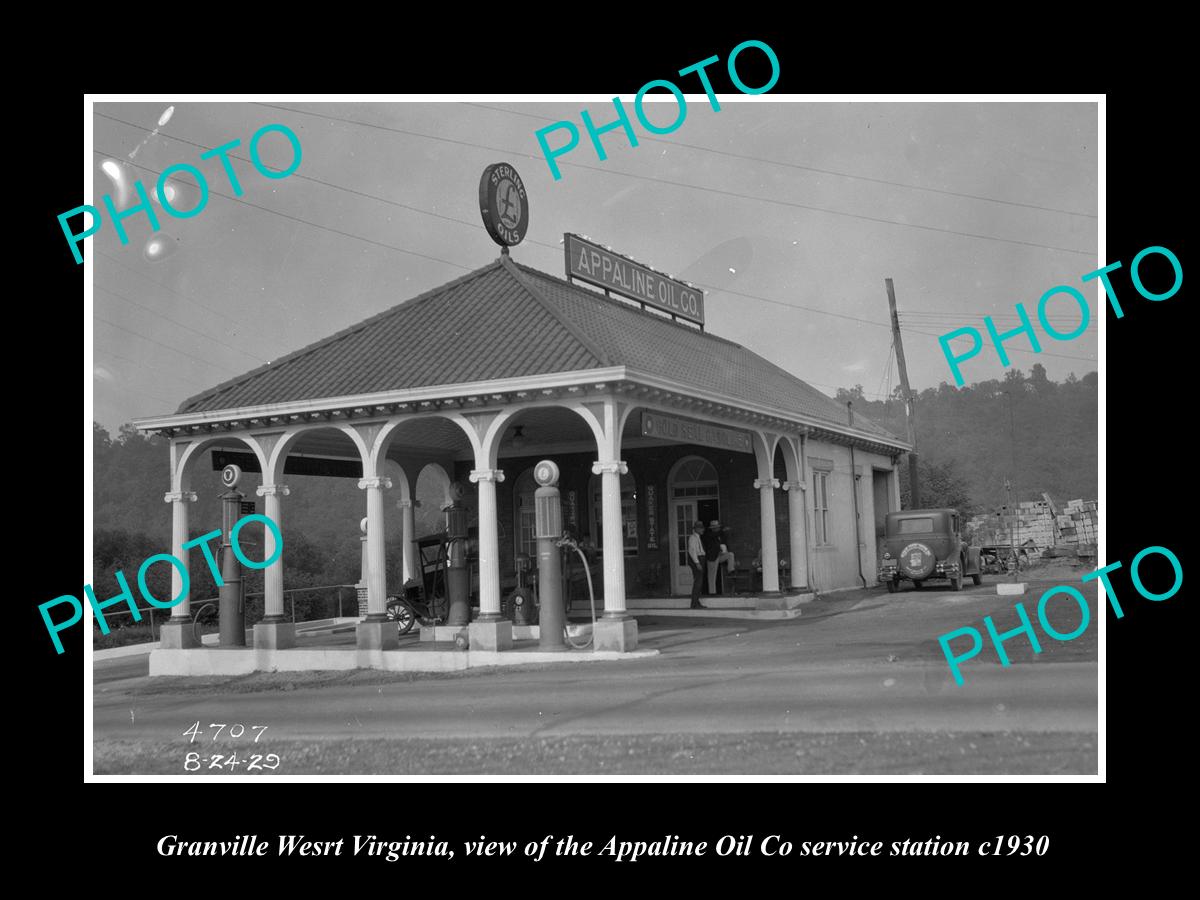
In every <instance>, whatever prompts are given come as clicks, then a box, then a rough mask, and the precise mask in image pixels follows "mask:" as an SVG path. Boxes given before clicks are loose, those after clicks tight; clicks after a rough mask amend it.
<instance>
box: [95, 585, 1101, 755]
mask: <svg viewBox="0 0 1200 900" xmlns="http://www.w3.org/2000/svg"><path fill="white" fill-rule="evenodd" d="M1066 580H1067V579H1062V582H1065V581H1066ZM1059 583H1061V582H1059ZM1050 584H1051V583H1047V584H1045V585H1042V586H1040V587H1035V588H1034V591H1033V592H1031V597H1030V596H1027V598H1026V606H1027V607H1030V606H1032V605H1034V604H1036V598H1037V596H1038V595H1039V594H1040V592H1041V590H1044V589H1045V587H1048V586H1050ZM1091 595H1092V596H1091V602H1092V603H1093V611H1094V603H1095V592H1094V591H1092V592H1091ZM1012 602H1013V598H1009V597H997V596H996V595H995V593H994V588H992V587H990V586H989V585H985V586H984V587H981V588H968V589H967V590H965V591H963V592H961V593H952V592H950V591H949V590H948V589H940V590H939V589H934V590H928V589H927V590H923V591H919V592H906V593H903V594H900V595H894V596H889V595H887V594H886V593H884V592H881V591H879V590H874V591H869V592H868V591H860V592H854V593H851V594H844V595H833V596H832V597H831V598H830V599H824V600H820V601H817V602H816V603H814V604H811V605H810V606H809V607H806V609H805V614H804V616H802V617H801V618H799V619H794V620H788V621H773V622H736V621H730V620H726V619H705V620H695V619H689V620H684V619H671V618H669V617H662V618H658V619H649V618H648V619H643V620H641V627H642V640H643V646H653V647H656V648H658V649H659V650H660V651H661V655H660V656H658V657H654V658H651V659H644V660H631V661H626V662H618V663H595V664H573V665H560V666H540V667H538V668H536V669H525V670H520V671H518V670H514V669H510V668H502V669H482V670H471V671H469V672H467V673H463V674H455V675H407V676H406V675H401V674H391V673H378V672H369V671H357V672H348V673H321V674H316V673H314V674H312V675H304V676H301V677H299V678H297V677H296V676H294V675H292V674H280V673H271V674H268V673H262V674H257V675H253V676H248V677H245V678H235V679H176V678H172V679H149V678H147V677H145V674H144V673H145V661H144V658H135V659H122V660H114V661H112V662H102V663H97V664H96V666H95V687H96V692H95V706H94V718H95V737H96V739H97V742H98V743H97V747H98V750H105V751H112V750H113V748H115V747H120V748H123V751H122V752H125V751H128V750H129V749H130V748H136V747H138V746H145V747H157V748H159V750H161V749H162V748H164V747H171V748H180V749H182V748H183V743H185V742H186V739H184V738H181V737H180V735H181V732H182V731H183V730H184V729H185V728H187V727H188V726H189V725H191V724H192V723H193V722H195V721H200V722H202V723H204V724H205V725H207V724H208V723H209V722H240V723H243V724H245V725H247V726H248V725H250V724H265V725H269V726H270V728H269V731H268V734H269V736H270V738H271V739H272V740H273V741H275V742H285V744H286V742H293V743H292V744H291V745H290V746H292V747H293V748H294V747H295V746H299V744H300V743H302V742H312V741H317V742H320V741H337V742H341V743H345V742H346V741H347V740H351V739H353V740H360V741H372V740H384V739H386V740H389V741H393V742H394V741H411V740H413V739H420V740H424V741H438V740H443V741H444V740H449V741H459V742H462V741H475V740H478V739H490V740H492V741H495V740H497V739H515V740H518V741H525V742H529V741H540V742H543V743H545V742H548V741H550V742H553V741H562V740H574V739H576V738H582V737H589V738H592V739H595V737H596V736H602V735H604V736H612V735H623V736H627V738H628V740H629V741H630V742H631V746H633V745H634V744H636V745H638V746H639V747H641V746H642V745H644V744H645V743H646V741H649V740H652V739H653V740H657V739H658V738H657V737H655V736H663V735H671V736H674V738H673V740H675V742H676V743H678V742H679V741H680V740H682V738H681V737H680V736H689V737H688V738H687V740H688V741H690V744H689V746H693V745H695V744H696V742H697V741H700V742H701V743H703V741H705V740H708V741H711V742H713V743H714V745H716V744H720V743H722V742H723V741H724V742H728V741H732V740H734V739H739V737H740V736H744V735H746V734H747V733H763V734H771V735H783V736H797V737H804V736H811V737H815V736H819V735H825V736H828V735H837V734H842V735H849V734H854V735H858V734H865V735H872V736H874V738H875V739H877V740H882V737H881V736H883V735H887V734H891V735H893V736H894V737H895V736H900V735H904V736H910V737H911V736H914V735H915V736H921V740H922V741H926V742H928V741H929V740H931V739H932V738H933V736H936V735H943V736H946V737H945V740H946V741H949V742H951V743H954V742H956V741H965V740H966V739H965V738H963V737H962V736H963V735H967V734H970V735H974V736H976V738H978V737H979V736H981V735H989V734H990V735H993V736H995V735H1011V734H1014V733H1016V734H1021V735H1024V736H1025V738H1023V740H1025V739H1028V740H1033V741H1035V742H1036V741H1038V740H1042V741H1044V742H1050V743H1053V744H1055V746H1058V745H1061V744H1065V745H1067V746H1068V747H1070V746H1075V745H1078V746H1083V745H1084V744H1086V746H1087V749H1088V751H1089V752H1086V753H1083V754H1082V756H1081V757H1079V758H1076V759H1075V762H1077V763H1079V764H1081V765H1085V768H1081V769H1078V771H1088V769H1087V768H1086V764H1087V761H1088V760H1091V762H1090V765H1091V771H1094V755H1095V753H1094V750H1093V749H1092V748H1093V747H1094V737H1092V738H1091V739H1090V740H1087V738H1088V737H1089V736H1090V735H1093V734H1094V732H1095V731H1096V728H1097V692H1096V681H1097V664H1096V662H1095V658H1096V657H1095V638H1094V635H1095V625H1094V624H1093V626H1092V627H1091V628H1090V629H1089V633H1087V634H1085V635H1084V636H1083V637H1081V638H1079V639H1077V641H1075V642H1070V643H1068V644H1062V643H1057V642H1053V641H1049V640H1048V639H1047V640H1044V641H1043V644H1044V652H1043V653H1042V654H1038V655H1035V654H1033V652H1032V649H1031V648H1030V647H1029V645H1028V644H1027V643H1026V642H1025V641H1024V639H1020V640H1014V641H1012V642H1010V643H1011V647H1010V656H1012V657H1013V659H1014V661H1015V664H1014V665H1012V666H1011V667H1008V668H1002V667H1001V666H999V665H997V664H996V657H995V655H994V652H992V651H991V649H990V647H989V648H987V649H985V651H984V654H982V655H981V656H980V657H979V658H978V659H977V660H974V661H972V662H969V663H967V664H965V666H964V669H963V672H964V676H965V678H966V684H965V685H964V686H963V687H958V686H956V685H955V683H954V681H953V678H952V676H951V674H950V671H949V669H948V667H947V665H946V663H945V660H944V658H943V657H942V653H941V650H940V648H939V647H938V644H937V641H936V638H937V636H938V635H939V634H942V633H944V632H946V631H950V630H952V629H955V628H959V627H962V626H965V625H971V624H975V625H980V621H981V619H982V617H983V616H984V615H987V614H992V615H994V616H995V618H996V623H997V627H998V628H999V629H1000V630H1005V625H1006V622H1008V620H1007V619H1006V618H1005V616H1007V615H1009V614H1011V613H1012ZM1071 612H1072V611H1071V610H1070V609H1064V610H1063V611H1062V613H1063V615H1062V616H1060V617H1055V616H1052V620H1056V624H1058V625H1059V626H1060V630H1061V631H1063V632H1069V631H1071V630H1073V621H1072V619H1071V618H1070V613H1071ZM1074 614H1075V616H1076V619H1075V620H1074V621H1077V616H1078V612H1077V611H1075V612H1074ZM1013 624H1016V618H1015V615H1013V616H1012V618H1011V623H1010V624H1008V627H1012V625H1013ZM980 627H982V626H980ZM1089 635H1090V639H1089ZM985 660H990V661H985ZM1070 734H1076V735H1079V736H1080V737H1079V740H1075V739H1071V738H1069V737H1067V736H1069V735H1070ZM1039 736H1041V737H1040V738H1039ZM106 742H107V743H106ZM583 743H584V745H585V746H586V744H587V742H586V741H585V742H583ZM922 746H924V745H922ZM964 746H965V744H964ZM971 746H975V744H974V743H972V745H971ZM789 747H790V745H789ZM225 749H229V748H225ZM156 752H157V751H156ZM172 752H174V751H173V750H172ZM630 752H632V750H631V751H630ZM788 752H789V754H791V755H795V753H799V752H802V751H794V750H792V749H789V751H788ZM880 752H881V753H882V752H883V750H882V749H881V751H880ZM920 752H921V753H925V752H927V751H925V750H921V751H920ZM672 753H678V748H677V747H676V748H675V749H674V750H672ZM102 755H104V754H102ZM176 755H178V754H176ZM119 756H120V754H115V753H112V752H108V753H107V754H106V755H104V758H105V759H106V760H109V761H110V762H111V761H112V760H113V759H115V758H117V757H119ZM1076 756H1077V757H1078V756H1079V755H1078V754H1076ZM469 768H470V767H469V766H468V767H466V769H464V770H469ZM767 768H768V769H770V770H772V771H774V770H775V769H772V768H771V767H770V766H767ZM484 770H485V771H486V769H484ZM856 770H862V769H861V766H859V767H858V768H856ZM867 770H870V766H869V764H868V765H867Z"/></svg>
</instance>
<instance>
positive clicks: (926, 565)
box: [899, 541, 937, 579]
mask: <svg viewBox="0 0 1200 900" xmlns="http://www.w3.org/2000/svg"><path fill="white" fill-rule="evenodd" d="M899 562H900V571H901V572H902V573H903V574H904V575H905V576H907V577H909V578H913V579H917V578H926V577H928V576H929V575H932V574H933V567H934V565H935V564H936V562H937V560H936V559H935V558H934V555H933V551H932V550H930V549H929V545H928V544H922V543H921V542H920V541H914V542H913V543H911V544H909V545H908V546H907V547H905V548H904V549H903V550H902V551H901V552H900V557H899Z"/></svg>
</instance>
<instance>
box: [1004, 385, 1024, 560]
mask: <svg viewBox="0 0 1200 900" xmlns="http://www.w3.org/2000/svg"><path fill="white" fill-rule="evenodd" d="M1006 393H1007V394H1008V429H1009V430H1008V437H1009V448H1010V450H1011V452H1012V480H1011V481H1010V480H1009V479H1007V478H1006V479H1004V482H1005V486H1006V487H1007V488H1008V489H1009V490H1008V506H1009V508H1010V509H1011V510H1012V512H1013V539H1012V545H1013V548H1012V553H1013V581H1016V580H1017V569H1019V568H1020V567H1021V558H1020V557H1019V556H1017V546H1018V545H1019V544H1020V542H1021V510H1020V508H1019V505H1020V502H1021V494H1020V493H1019V492H1018V493H1017V506H1014V505H1013V491H1014V490H1016V484H1015V482H1016V479H1017V418H1016V414H1015V413H1014V412H1013V395H1012V384H1011V383H1010V384H1009V386H1008V391H1007V392H1006Z"/></svg>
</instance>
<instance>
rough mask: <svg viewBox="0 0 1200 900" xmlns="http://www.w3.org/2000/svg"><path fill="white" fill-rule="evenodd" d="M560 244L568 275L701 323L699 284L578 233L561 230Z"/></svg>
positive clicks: (701, 308)
mask: <svg viewBox="0 0 1200 900" xmlns="http://www.w3.org/2000/svg"><path fill="white" fill-rule="evenodd" d="M563 246H564V247H565V248H566V254H567V277H568V278H578V279H579V280H580V281H586V282H588V284H594V285H596V286H597V287H602V288H607V289H608V290H610V291H613V292H614V293H617V294H620V295H621V296H622V297H628V298H629V299H630V300H636V301H637V302H638V303H645V304H649V305H650V306H653V307H656V308H658V309H661V310H663V311H664V312H669V313H672V314H674V315H676V316H679V318H681V319H687V320H688V321H689V322H695V323H696V324H698V325H703V324H704V291H702V290H700V289H699V288H696V287H692V286H691V285H690V284H688V283H687V282H684V281H680V280H679V279H677V278H671V277H670V276H667V275H663V274H662V273H661V272H655V271H654V270H653V269H651V268H650V267H649V266H644V265H642V264H641V263H637V262H634V261H633V260H632V259H630V258H629V257H627V256H621V254H619V253H614V252H613V251H611V250H605V249H604V248H603V247H601V246H600V245H599V244H593V243H592V242H591V241H588V240H585V239H584V238H581V237H580V236H579V235H577V234H564V235H563Z"/></svg>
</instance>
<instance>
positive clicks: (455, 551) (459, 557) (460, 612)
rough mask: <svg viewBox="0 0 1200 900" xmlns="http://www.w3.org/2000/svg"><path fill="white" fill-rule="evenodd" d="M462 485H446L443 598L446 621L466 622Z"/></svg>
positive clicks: (468, 600)
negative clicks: (447, 604)
mask: <svg viewBox="0 0 1200 900" xmlns="http://www.w3.org/2000/svg"><path fill="white" fill-rule="evenodd" d="M462 496H463V486H462V484H461V483H460V482H457V481H456V482H454V483H453V484H452V485H450V504H449V505H448V506H443V507H442V510H443V512H445V513H446V542H447V547H446V556H447V560H446V600H447V602H448V603H449V606H450V608H449V612H448V613H447V615H446V624H447V625H466V624H468V623H469V622H470V621H471V597H470V594H471V575H470V572H469V571H468V570H467V509H466V507H465V506H463V502H462Z"/></svg>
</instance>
